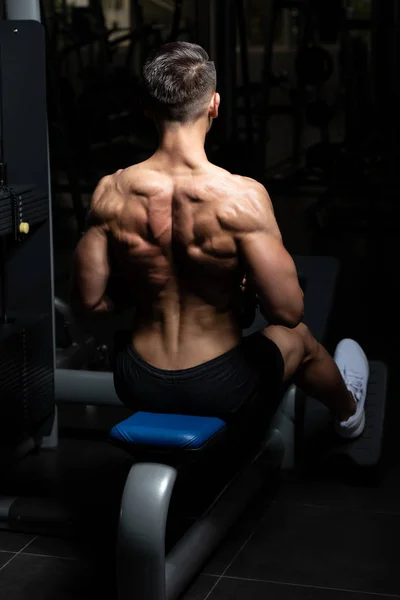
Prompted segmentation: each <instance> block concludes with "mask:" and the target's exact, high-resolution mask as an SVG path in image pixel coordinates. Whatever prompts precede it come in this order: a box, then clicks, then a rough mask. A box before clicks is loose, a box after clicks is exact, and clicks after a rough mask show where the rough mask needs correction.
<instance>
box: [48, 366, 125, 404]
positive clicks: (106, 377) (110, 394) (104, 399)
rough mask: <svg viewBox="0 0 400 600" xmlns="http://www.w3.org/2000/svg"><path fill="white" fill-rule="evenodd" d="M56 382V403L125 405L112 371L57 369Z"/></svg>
mask: <svg viewBox="0 0 400 600" xmlns="http://www.w3.org/2000/svg"><path fill="white" fill-rule="evenodd" d="M54 384H55V398H56V404H89V405H93V406H120V407H122V406H123V404H122V402H121V401H120V399H119V398H118V396H117V394H116V392H115V388H114V379H113V374H112V373H104V372H100V371H83V370H82V371H79V370H74V369H56V370H55V379H54Z"/></svg>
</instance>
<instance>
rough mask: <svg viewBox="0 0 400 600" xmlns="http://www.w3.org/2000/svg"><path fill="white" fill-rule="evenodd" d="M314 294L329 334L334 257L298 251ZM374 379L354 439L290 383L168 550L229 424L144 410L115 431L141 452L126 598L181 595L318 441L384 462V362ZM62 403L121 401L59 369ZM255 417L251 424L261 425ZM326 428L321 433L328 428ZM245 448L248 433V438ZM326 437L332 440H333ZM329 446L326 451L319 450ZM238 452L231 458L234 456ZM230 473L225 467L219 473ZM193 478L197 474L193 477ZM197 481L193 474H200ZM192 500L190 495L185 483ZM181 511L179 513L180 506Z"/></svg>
mask: <svg viewBox="0 0 400 600" xmlns="http://www.w3.org/2000/svg"><path fill="white" fill-rule="evenodd" d="M295 261H296V265H297V269H298V272H299V277H300V279H301V280H302V281H303V285H304V288H305V294H306V315H305V321H306V322H307V324H308V326H309V327H310V329H311V330H312V331H313V333H314V334H315V335H316V337H317V338H318V339H323V337H324V335H325V329H326V325H327V318H328V315H329V313H330V311H331V307H332V301H333V296H334V290H335V284H336V280H337V276H338V270H339V267H338V263H337V261H336V260H335V259H332V258H329V257H295ZM265 325H266V322H265V320H264V319H263V317H262V316H261V314H260V313H258V314H257V316H256V319H255V322H254V324H253V325H252V327H251V328H249V329H248V330H246V331H245V335H250V334H251V333H253V331H255V330H259V329H260V328H262V327H264V326H265ZM370 368H371V379H370V386H369V390H368V398H367V404H366V412H367V427H366V430H365V433H364V434H363V436H361V437H360V438H359V440H357V441H355V442H350V443H349V442H344V443H342V442H341V441H339V440H337V439H336V438H335V436H334V435H333V434H332V433H331V427H330V422H329V421H330V417H329V415H328V414H327V412H326V411H325V412H324V410H325V409H324V407H321V406H320V405H319V403H317V402H316V401H314V400H313V399H310V398H308V399H306V398H304V397H302V396H301V394H299V392H298V390H296V388H295V387H294V386H292V387H291V388H290V389H289V391H288V392H287V394H286V395H285V397H284V398H283V401H282V403H281V404H280V406H279V408H278V410H277V411H276V414H275V415H274V417H273V419H272V421H271V422H270V425H269V427H268V431H267V434H266V436H265V437H264V439H262V441H261V442H260V444H259V446H258V447H256V448H254V449H253V451H252V454H251V455H250V456H248V457H247V464H245V465H243V464H242V465H241V467H240V468H238V472H237V473H235V474H234V476H233V477H232V478H231V480H230V481H229V482H227V483H226V484H225V486H223V489H222V491H220V493H219V494H217V495H216V500H215V501H214V502H212V503H211V506H210V507H209V508H208V509H207V510H206V511H205V512H203V513H202V515H201V516H200V517H199V518H198V519H197V521H196V522H195V524H194V525H192V527H191V528H189V529H188V530H187V531H186V533H185V534H184V535H183V537H182V538H181V539H180V541H179V542H178V543H177V544H176V545H175V546H174V547H173V548H172V549H171V551H170V552H169V553H168V554H167V555H166V553H165V538H166V527H167V521H168V518H169V516H170V513H171V500H172V504H173V492H174V490H175V489H176V487H177V486H178V485H179V479H180V478H182V477H183V480H184V481H185V475H184V474H183V475H182V474H181V472H183V473H185V471H187V470H188V469H187V467H188V466H189V467H190V470H193V469H195V464H194V463H197V462H200V463H201V462H202V457H203V453H204V456H206V457H207V465H213V463H214V452H215V453H216V454H215V456H217V454H218V452H219V451H220V450H221V445H224V444H226V443H227V441H228V434H229V429H230V427H231V425H229V426H227V425H226V424H225V423H224V422H222V421H221V420H219V419H215V418H207V417H190V416H184V415H171V414H170V415H160V414H150V413H136V414H135V415H133V416H132V417H129V418H128V419H127V420H126V421H124V422H122V423H121V424H119V425H117V426H116V427H114V428H113V430H112V432H111V435H110V441H111V442H112V443H114V444H116V445H118V446H119V447H122V448H124V449H125V450H127V452H128V453H129V454H131V455H134V457H135V459H134V460H133V465H132V467H131V470H130V472H129V475H128V477H127V480H126V483H125V488H124V493H123V497H122V504H121V512H120V521H119V531H118V546H117V574H118V593H119V600H127V599H128V598H130V597H131V596H132V595H135V598H138V599H139V600H141V599H142V598H143V599H144V598H146V600H166V599H168V600H172V599H175V598H177V597H178V596H179V595H180V594H181V593H182V592H183V591H184V589H185V588H186V586H187V585H188V584H189V583H190V581H191V579H192V578H193V577H194V575H195V574H196V573H197V572H198V571H199V570H200V569H201V567H202V565H204V563H205V562H206V560H207V558H208V557H209V556H210V554H211V553H212V552H213V551H214V550H215V548H216V547H217V546H218V544H219V543H220V541H221V540H222V538H223V537H224V535H225V534H226V532H227V531H228V529H229V527H230V526H231V525H232V524H233V523H234V521H235V520H236V519H237V518H238V517H239V515H240V514H241V512H242V511H243V510H244V508H245V507H246V505H247V504H248V503H249V502H250V500H251V499H252V498H253V497H254V496H255V495H256V494H257V492H258V491H259V490H260V489H261V488H262V487H263V486H264V485H266V484H268V482H269V480H270V478H271V475H272V473H273V472H274V471H276V470H277V469H283V470H293V469H294V468H296V466H297V460H298V457H299V455H300V456H301V454H302V452H303V451H304V448H305V447H307V446H308V445H309V443H310V442H312V440H313V436H315V434H316V432H318V434H319V436H320V437H321V436H322V437H323V438H324V439H323V440H321V439H319V443H320V444H321V446H320V447H318V452H317V455H323V456H324V458H327V457H328V456H329V454H331V455H332V454H334V453H338V452H340V453H346V454H347V456H348V457H349V458H350V459H352V461H353V463H355V464H356V465H360V466H371V465H374V464H376V463H377V462H378V461H379V458H380V453H381V439H382V429H383V419H384V411H385V398H386V367H385V366H384V365H382V364H381V363H372V362H371V363H370ZM56 396H57V402H58V403H60V402H79V403H81V402H85V403H86V402H87V403H95V404H99V405H104V404H113V405H117V404H118V403H119V401H118V398H117V396H116V394H115V391H114V389H113V385H112V376H111V375H110V374H107V373H102V374H99V373H89V372H87V371H73V372H72V371H70V370H57V372H56ZM255 422H256V420H254V419H253V422H252V425H251V427H253V428H254V423H255ZM321 432H323V433H322V434H321ZM239 439H240V442H241V443H240V444H239V446H241V447H242V448H244V447H245V446H246V444H243V436H242V437H240V436H239ZM327 440H328V442H327ZM321 449H322V452H321ZM229 456H230V454H229ZM223 472H224V470H223V469H221V473H223ZM193 479H196V476H194V478H193ZM192 482H193V480H192ZM183 489H184V490H186V491H185V500H186V499H187V496H188V494H189V491H192V486H191V485H190V484H188V483H187V482H186V487H185V486H183ZM172 513H173V511H172Z"/></svg>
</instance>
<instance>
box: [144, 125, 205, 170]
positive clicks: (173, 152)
mask: <svg viewBox="0 0 400 600" xmlns="http://www.w3.org/2000/svg"><path fill="white" fill-rule="evenodd" d="M159 135H160V142H159V146H158V150H157V153H156V154H157V156H158V157H159V158H162V159H164V160H166V161H167V162H168V163H170V164H171V165H172V166H179V165H187V166H190V167H196V166H198V165H201V164H203V163H205V162H208V159H207V155H206V152H205V149H204V143H205V138H206V126H205V125H204V124H203V123H196V124H193V125H192V124H191V125H177V124H171V125H164V126H162V127H159Z"/></svg>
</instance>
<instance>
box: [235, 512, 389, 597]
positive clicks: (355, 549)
mask: <svg viewBox="0 0 400 600" xmlns="http://www.w3.org/2000/svg"><path fill="white" fill-rule="evenodd" d="M399 537H400V517H399V516H393V515H387V514H379V513H372V512H361V511H355V510H346V509H336V508H330V507H315V506H311V507H310V506H304V505H299V504H276V505H275V506H274V507H273V508H272V509H271V511H270V512H269V513H268V515H267V517H266V518H265V520H264V521H263V523H262V524H261V525H260V527H259V528H258V529H257V530H256V532H255V533H254V535H253V536H252V538H251V539H250V540H249V542H248V544H247V545H246V546H245V547H244V548H243V550H242V552H241V553H240V554H239V555H238V557H237V558H236V559H235V561H234V562H233V564H232V565H231V567H230V568H229V570H228V571H227V573H226V575H232V576H235V577H244V578H248V579H261V580H264V581H277V582H285V583H293V584H304V585H313V586H319V587H328V588H335V589H336V588H340V589H349V590H361V591H368V592H374V593H379V594H385V593H386V594H397V595H400V581H399V578H398V539H399Z"/></svg>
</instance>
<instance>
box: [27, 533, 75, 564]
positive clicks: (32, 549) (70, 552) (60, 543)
mask: <svg viewBox="0 0 400 600" xmlns="http://www.w3.org/2000/svg"><path fill="white" fill-rule="evenodd" d="M85 550H86V548H85V547H84V546H83V544H82V543H79V542H78V541H76V540H71V539H64V538H58V537H46V536H38V537H37V538H36V539H35V540H34V541H33V542H32V543H31V544H29V546H28V547H27V549H26V551H23V552H22V554H37V555H41V556H53V557H56V558H57V557H58V558H70V559H78V558H82V557H83V556H84V555H85Z"/></svg>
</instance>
